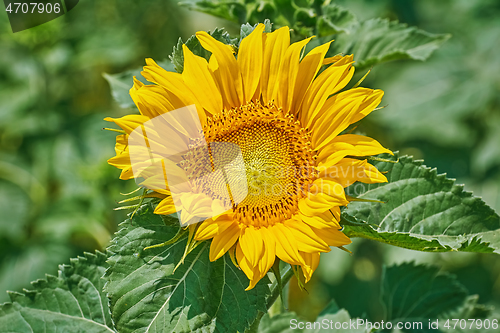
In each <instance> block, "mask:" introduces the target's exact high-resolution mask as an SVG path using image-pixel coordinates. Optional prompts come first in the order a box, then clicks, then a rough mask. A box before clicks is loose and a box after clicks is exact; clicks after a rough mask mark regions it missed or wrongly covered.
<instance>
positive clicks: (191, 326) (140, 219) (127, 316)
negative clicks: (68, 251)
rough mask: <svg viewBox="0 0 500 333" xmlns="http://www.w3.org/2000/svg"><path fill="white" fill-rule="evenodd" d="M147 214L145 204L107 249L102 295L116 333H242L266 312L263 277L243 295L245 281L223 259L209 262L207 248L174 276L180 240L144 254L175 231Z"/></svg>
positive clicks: (201, 247)
mask: <svg viewBox="0 0 500 333" xmlns="http://www.w3.org/2000/svg"><path fill="white" fill-rule="evenodd" d="M153 210H154V209H153V206H152V205H151V204H146V205H144V206H142V208H141V209H140V210H139V211H137V213H136V214H135V215H134V217H133V218H132V219H128V220H126V221H125V222H123V223H122V224H121V225H120V230H119V231H118V233H117V234H116V237H115V238H114V240H113V241H112V243H111V246H110V248H109V250H110V251H111V252H112V253H113V255H112V256H111V257H110V258H109V260H108V262H109V263H110V268H109V269H108V271H107V272H106V275H105V278H106V279H107V281H108V283H107V284H106V288H105V290H106V292H107V293H108V297H109V299H110V302H111V310H112V313H113V320H114V323H115V325H116V328H117V329H118V331H119V332H123V333H127V332H174V331H175V332H193V331H202V332H236V331H239V332H244V331H245V329H246V328H248V327H249V326H250V324H251V323H252V322H253V321H254V319H255V318H256V317H257V315H258V311H262V312H267V309H266V305H265V304H266V298H267V297H268V295H269V287H268V283H269V280H268V279H267V277H265V278H263V279H262V280H261V281H260V282H259V283H258V284H257V285H256V286H255V288H253V289H251V290H249V291H245V288H246V287H247V286H248V278H247V277H246V276H245V274H244V273H243V272H242V271H240V270H239V269H238V268H236V267H235V266H234V265H233V264H232V262H231V260H230V259H229V257H228V256H227V255H226V256H223V257H222V258H220V259H219V260H217V261H215V262H210V261H209V258H208V253H209V243H208V242H204V243H202V244H201V245H199V246H198V247H197V248H196V249H194V250H193V251H192V252H191V253H190V254H189V255H188V256H187V257H186V259H185V260H184V263H183V264H181V265H179V267H178V268H177V270H175V272H174V268H175V266H176V265H177V263H178V262H179V261H180V259H181V257H182V255H183V253H184V250H185V247H186V237H183V238H181V239H180V240H179V241H177V242H175V243H173V244H171V245H168V246H165V247H161V248H154V249H148V250H146V251H144V250H143V249H144V248H145V247H147V246H151V245H156V244H160V243H163V242H166V241H168V240H170V239H172V238H173V237H174V236H175V235H176V233H177V231H178V229H179V225H178V223H177V220H176V219H174V218H172V217H164V219H165V220H164V219H162V217H160V216H159V215H155V214H153Z"/></svg>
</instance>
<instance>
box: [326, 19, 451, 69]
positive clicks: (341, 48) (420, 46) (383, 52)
mask: <svg viewBox="0 0 500 333" xmlns="http://www.w3.org/2000/svg"><path fill="white" fill-rule="evenodd" d="M448 38H450V35H448V34H431V33H428V32H425V31H423V30H420V29H417V28H416V27H408V26H407V25H406V24H402V23H398V22H396V21H389V20H386V19H371V20H368V21H364V22H362V23H361V24H360V26H359V28H358V29H356V31H354V32H352V33H351V34H340V35H338V36H337V37H336V39H335V42H334V43H333V44H332V48H333V49H334V52H333V53H339V52H342V53H346V54H354V60H355V61H356V64H355V65H356V68H357V69H363V68H367V67H370V66H373V65H376V64H379V63H382V62H386V61H390V60H398V59H413V60H426V59H427V58H428V57H429V56H430V55H431V54H432V52H433V51H434V50H436V49H437V48H438V47H439V46H441V44H443V43H444V42H445V41H446V40H447V39H448Z"/></svg>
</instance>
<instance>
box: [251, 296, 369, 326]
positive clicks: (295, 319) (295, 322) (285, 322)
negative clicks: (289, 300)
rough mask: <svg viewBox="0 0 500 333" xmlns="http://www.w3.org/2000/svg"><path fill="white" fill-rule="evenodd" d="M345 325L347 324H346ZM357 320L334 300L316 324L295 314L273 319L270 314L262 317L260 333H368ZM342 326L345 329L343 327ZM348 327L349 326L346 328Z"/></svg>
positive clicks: (281, 315) (320, 315) (289, 313)
mask: <svg viewBox="0 0 500 333" xmlns="http://www.w3.org/2000/svg"><path fill="white" fill-rule="evenodd" d="M344 323H345V324H344ZM357 323H358V321H357V319H356V318H354V319H351V316H350V315H349V313H348V312H347V311H346V310H344V309H339V307H338V305H337V303H336V302H335V301H334V300H332V301H331V302H330V303H329V304H328V305H327V306H326V307H325V308H324V309H323V311H321V313H320V314H319V316H318V318H316V320H315V321H314V322H307V321H305V320H303V319H301V318H300V317H299V316H298V315H297V314H296V313H295V312H284V313H279V314H277V315H275V316H273V317H269V315H268V314H266V315H264V316H263V317H262V321H261V322H260V326H259V330H258V333H288V332H290V333H291V332H300V333H320V332H324V333H326V332H334V333H335V332H337V333H367V332H370V329H367V328H366V326H365V324H360V325H359V326H357V325H356V324H357ZM342 324H343V325H344V327H342ZM346 325H347V326H346Z"/></svg>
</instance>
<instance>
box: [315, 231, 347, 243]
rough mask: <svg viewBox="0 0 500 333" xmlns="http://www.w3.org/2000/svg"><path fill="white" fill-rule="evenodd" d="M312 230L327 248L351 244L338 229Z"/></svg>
mask: <svg viewBox="0 0 500 333" xmlns="http://www.w3.org/2000/svg"><path fill="white" fill-rule="evenodd" d="M312 229H313V231H314V233H315V234H316V235H318V237H320V238H321V239H322V240H324V241H325V242H326V243H327V244H328V245H329V246H344V245H347V244H351V239H350V238H349V237H347V236H346V235H345V234H344V233H343V232H342V231H340V230H338V229H315V228H312Z"/></svg>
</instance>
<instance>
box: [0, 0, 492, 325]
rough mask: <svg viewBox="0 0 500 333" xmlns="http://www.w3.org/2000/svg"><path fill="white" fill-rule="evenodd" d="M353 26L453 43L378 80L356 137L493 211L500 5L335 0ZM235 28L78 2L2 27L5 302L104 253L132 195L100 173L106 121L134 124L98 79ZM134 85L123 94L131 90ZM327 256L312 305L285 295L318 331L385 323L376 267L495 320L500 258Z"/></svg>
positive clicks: (374, 75) (161, 5)
mask: <svg viewBox="0 0 500 333" xmlns="http://www.w3.org/2000/svg"><path fill="white" fill-rule="evenodd" d="M337 3H339V4H340V5H342V6H344V7H346V8H348V9H350V10H351V11H353V12H354V13H355V14H356V15H357V16H358V18H360V19H368V18H372V17H387V18H390V19H394V20H396V19H397V20H399V21H401V22H405V23H408V24H409V25H416V26H418V27H419V28H421V29H423V30H426V31H428V32H431V33H451V34H452V35H453V37H452V38H451V39H450V40H448V41H447V42H446V43H445V44H444V46H443V47H441V48H440V49H439V50H437V51H436V52H435V53H434V54H433V55H432V57H431V58H430V59H429V60H428V61H427V62H414V61H397V62H391V63H385V64H382V65H378V66H376V67H375V68H373V70H372V72H371V74H370V75H369V76H368V78H367V79H366V80H365V82H364V83H363V85H364V86H368V87H373V88H375V87H376V88H381V89H383V90H384V91H385V92H386V96H385V97H384V101H383V104H384V105H385V104H388V106H387V107H386V108H385V109H382V110H379V111H377V112H375V113H374V114H372V115H371V116H370V117H368V118H366V120H363V122H362V123H361V125H360V127H359V128H358V130H359V131H361V132H365V133H366V134H368V135H370V136H373V137H375V138H377V139H379V141H381V142H382V143H383V144H384V145H385V146H386V147H389V148H391V149H392V150H400V151H401V153H402V154H410V155H413V156H415V157H416V158H423V159H425V161H426V164H427V165H429V166H433V167H437V168H438V171H439V172H446V173H447V174H448V176H449V177H453V178H457V181H458V182H459V183H465V184H466V189H467V190H471V191H474V193H475V194H476V195H479V196H482V197H483V199H484V200H485V201H486V203H488V204H489V205H490V206H492V207H493V208H495V210H496V211H497V212H499V211H500V193H499V192H500V76H499V75H498V73H499V72H500V56H499V54H500V44H499V43H498V40H500V21H499V20H498V17H500V3H499V2H498V1H496V0H443V1H433V0H418V1H416V0H415V1H410V0H378V1H374V0H372V1H370V0H364V1H356V2H353V1H347V0H342V1H340V0H339V1H337ZM215 27H225V28H227V29H228V31H229V32H230V33H237V31H238V27H237V25H236V24H234V23H231V22H228V21H223V20H219V19H215V18H213V17H211V16H208V15H205V14H200V13H195V12H190V11H187V10H186V9H183V8H180V7H179V6H178V5H177V4H176V1H165V0H150V1H134V0H120V1H118V0H114V1H111V0H110V1H97V0H85V1H80V3H79V4H78V6H77V7H75V9H73V10H72V11H71V12H69V13H68V14H66V15H64V16H62V17H60V18H58V19H56V20H54V21H51V22H49V23H46V24H44V25H41V26H39V27H35V28H32V29H29V30H26V31H22V32H18V33H16V34H13V33H12V31H11V29H10V26H9V23H8V20H7V15H6V14H0V302H3V301H7V300H8V298H7V294H5V293H3V291H4V290H7V289H8V290H20V289H21V288H27V287H29V281H32V280H35V279H37V278H43V277H44V273H50V274H56V272H57V265H58V264H60V263H67V262H68V261H69V259H68V258H70V257H74V256H76V255H78V254H81V253H82V252H83V251H94V250H95V249H100V250H104V249H105V247H106V245H107V243H108V242H109V240H110V238H111V235H112V234H113V232H114V231H116V229H117V225H118V223H119V222H120V221H121V220H123V219H124V218H125V213H126V212H124V211H113V208H116V207H118V206H119V205H118V204H117V201H119V200H122V199H123V198H124V197H123V196H122V195H121V194H120V192H121V193H125V192H128V191H131V190H133V189H134V185H135V184H134V183H133V182H132V181H129V182H124V181H120V180H118V175H119V170H117V169H115V168H113V167H111V166H108V165H107V163H106V160H107V159H108V158H109V157H111V156H112V155H113V146H114V137H115V133H112V132H108V131H103V130H102V128H103V127H104V126H107V125H106V122H104V121H103V120H102V119H103V118H104V117H106V116H115V117H116V116H121V115H124V114H127V113H130V110H126V109H122V108H120V107H119V105H118V104H117V103H116V102H115V101H113V99H112V97H111V94H110V89H109V86H108V83H107V82H106V80H105V79H104V78H103V73H119V72H123V71H125V70H131V69H133V70H135V69H137V68H138V67H140V66H142V65H143V64H144V58H146V57H151V58H154V59H156V60H158V61H162V60H165V59H167V58H168V55H169V54H170V53H171V51H172V47H173V46H174V44H175V43H176V41H177V39H178V37H182V38H183V40H186V38H188V37H189V36H191V35H192V34H194V32H196V31H198V30H211V29H213V28H215ZM131 80H132V79H131V78H130V82H131ZM349 249H350V250H351V251H352V252H353V255H352V256H349V254H347V253H344V252H342V251H338V250H337V251H332V252H331V253H328V254H325V255H322V261H321V264H320V268H319V269H318V271H317V273H316V274H315V276H314V278H313V280H312V281H311V283H310V284H309V285H308V286H307V289H308V293H305V292H300V291H298V290H297V288H296V287H295V286H296V284H294V283H291V284H290V285H291V290H290V295H289V307H290V309H292V310H295V311H297V312H298V313H299V314H301V315H302V316H303V317H305V318H306V319H314V318H315V317H316V315H317V313H318V312H319V311H320V310H321V309H322V308H323V307H324V305H325V304H326V303H327V302H328V301H329V300H330V299H331V298H334V299H335V300H336V301H337V303H338V304H339V305H340V306H341V307H344V308H346V309H347V310H349V312H350V314H351V315H352V316H362V317H363V316H368V317H369V318H371V319H372V320H376V319H377V318H380V317H381V315H382V312H381V311H382V309H381V307H380V303H379V300H378V297H379V290H378V289H379V283H380V275H381V270H382V266H383V265H389V264H392V263H398V262H403V261H409V260H415V261H417V262H421V263H429V264H435V265H438V266H439V267H441V268H442V270H443V271H448V272H451V273H454V274H456V275H457V277H458V279H459V281H460V282H461V283H462V284H464V285H465V286H466V287H467V288H468V289H469V291H470V292H471V293H473V294H478V295H479V296H480V302H481V303H486V304H492V305H497V308H500V258H499V257H498V256H497V255H494V254H490V255H488V254H468V253H445V254H434V253H421V252H415V251H409V250H404V249H400V248H396V247H391V246H388V245H383V244H379V243H375V242H371V241H366V240H360V239H357V240H355V241H354V242H353V244H352V245H351V246H349Z"/></svg>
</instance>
